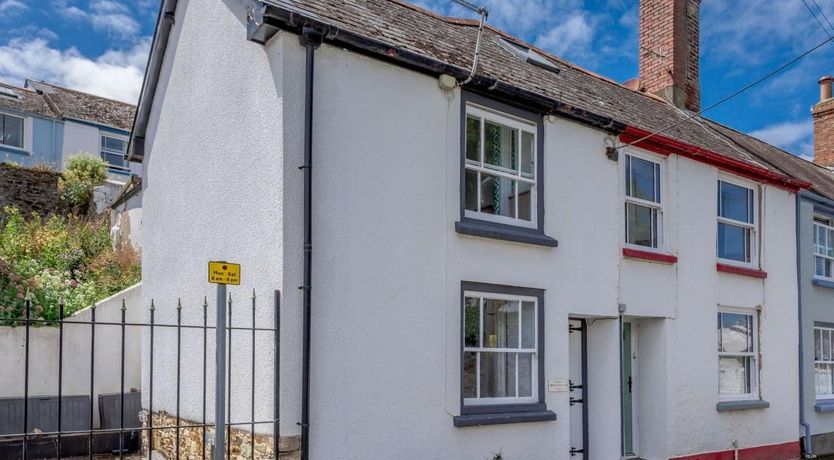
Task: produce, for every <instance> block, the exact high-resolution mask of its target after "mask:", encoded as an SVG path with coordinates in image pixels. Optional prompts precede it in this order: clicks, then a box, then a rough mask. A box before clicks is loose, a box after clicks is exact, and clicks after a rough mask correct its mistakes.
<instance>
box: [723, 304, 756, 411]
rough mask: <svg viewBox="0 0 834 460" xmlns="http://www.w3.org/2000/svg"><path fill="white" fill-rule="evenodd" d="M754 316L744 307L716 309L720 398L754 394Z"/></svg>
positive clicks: (745, 397) (753, 396) (731, 398)
mask: <svg viewBox="0 0 834 460" xmlns="http://www.w3.org/2000/svg"><path fill="white" fill-rule="evenodd" d="M757 331H758V318H757V313H756V312H753V311H746V310H734V309H732V310H731V309H722V310H720V311H719V312H718V393H719V396H720V398H721V399H723V400H734V399H754V398H757V397H758V390H757V388H758V383H757V379H758V365H757V357H758V340H757V337H756V335H757Z"/></svg>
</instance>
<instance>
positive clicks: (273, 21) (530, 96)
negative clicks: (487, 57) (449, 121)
mask: <svg viewBox="0 0 834 460" xmlns="http://www.w3.org/2000/svg"><path fill="white" fill-rule="evenodd" d="M248 19H249V22H248V24H247V36H248V38H249V39H250V40H252V41H255V42H258V43H261V44H264V43H266V42H267V41H269V39H271V38H272V37H273V36H274V35H275V34H276V33H278V31H279V30H286V31H288V32H292V33H295V34H301V33H302V29H303V27H304V26H306V25H309V26H311V27H315V28H317V29H319V30H323V31H325V36H324V41H325V42H327V43H330V44H332V45H334V46H338V47H341V48H345V49H348V50H350V51H354V52H357V53H359V54H363V55H366V56H369V57H373V58H376V59H379V60H382V61H385V62H388V63H391V64H394V65H397V66H399V67H405V68H407V69H410V70H414V71H417V72H420V73H422V74H426V75H430V76H432V77H438V76H440V75H442V74H447V75H451V76H453V77H455V78H457V79H458V80H463V79H466V78H467V77H468V76H469V73H470V69H463V68H460V67H457V66H454V65H451V64H447V63H445V62H442V61H438V60H436V59H433V58H430V57H427V56H424V55H422V54H418V53H415V52H413V51H409V50H406V49H403V48H398V47H396V46H392V45H390V44H388V43H385V42H383V41H380V40H376V39H373V38H369V37H365V36H363V35H360V34H358V33H355V32H351V31H348V30H344V29H341V28H338V27H336V26H333V25H331V24H328V23H326V22H323V21H321V20H319V19H316V18H311V17H309V16H305V15H304V12H303V11H301V10H290V9H287V8H282V7H276V6H273V5H267V4H263V3H261V4H260V5H259V6H257V7H255V8H253V10H250V12H249V18H248ZM466 87H467V89H470V90H473V91H477V92H481V93H483V94H486V95H488V96H489V97H491V98H494V99H498V100H503V101H504V102H508V103H510V104H515V105H519V104H521V105H523V106H525V107H527V108H529V109H531V110H534V111H537V112H539V113H543V114H547V115H560V116H563V117H566V118H569V119H572V120H575V121H578V122H580V123H583V124H586V125H590V126H592V127H595V128H599V129H602V130H604V131H607V132H609V133H611V134H620V133H621V132H622V131H624V130H625V128H626V126H627V125H626V124H625V123H622V122H619V121H616V120H614V119H612V118H609V117H605V116H602V115H598V114H595V113H593V112H590V111H588V110H585V109H581V108H579V107H575V106H572V105H569V104H565V103H564V102H562V101H559V100H556V99H552V98H549V97H545V96H542V95H540V94H537V93H534V92H532V91H527V90H524V89H521V88H518V87H517V86H513V85H511V84H509V83H505V82H502V81H500V80H498V79H495V78H491V77H485V76H483V75H475V77H473V78H472V81H471V82H470V83H469V84H467V85H466Z"/></svg>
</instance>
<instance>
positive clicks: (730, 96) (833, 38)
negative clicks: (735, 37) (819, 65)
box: [616, 35, 834, 150]
mask: <svg viewBox="0 0 834 460" xmlns="http://www.w3.org/2000/svg"><path fill="white" fill-rule="evenodd" d="M832 41H834V36H830V35H829V37H828V38H826V39H825V40H823V41H822V42H820V43H819V44H817V45H816V46H814V47H813V48H811V49H809V50H807V51H805V52H804V53H802V54H800V55H799V56H796V57H795V58H793V59H791V60H790V61H788V62H786V63H784V64H782V65H780V66H779V67H777V68H775V69H774V70H772V71H770V72H768V73H767V74H765V75H764V76H761V77H759V78H757V79H756V80H754V81H752V82H750V83H748V84H746V85H744V86H743V87H741V88H740V89H738V90H736V91H733V92H732V93H730V94H728V95H727V96H724V97H723V98H721V99H719V100H718V101H716V102H714V103H712V104H710V105H709V106H707V107H705V108H703V109H701V110H699V111H697V112H695V113H693V114H692V115H689V116H687V117H686V118H684V119H683V120H680V121H678V122H675V123H673V124H671V125H669V126H667V127H665V128H663V129H661V130H659V131H655V132H653V133H651V134H647V135H645V136H643V137H641V138H640V139H637V140H636V141H633V142H629V143H628V144H623V145H621V146H619V147H616V148H617V149H618V150H619V149H623V148H625V147H630V146H632V145H635V144H639V143H640V142H643V141H645V140H648V139H650V138H652V137H655V136H657V135H659V134H663V133H664V132H666V131H668V130H670V129H672V128H675V127H678V126H680V125H682V124H684V123H686V122H687V121H689V120H692V119H693V118H695V117H698V116H700V115H701V114H703V113H704V112H707V111H709V110H712V109H714V108H716V107H718V106H719V105H721V104H724V103H725V102H727V101H729V100H731V99H734V98H736V97H737V96H738V95H740V94H742V93H744V92H746V91H747V90H749V89H751V88H753V87H754V86H757V85H758V84H760V83H762V82H763V81H765V80H767V79H769V78H771V77H773V76H774V75H776V74H778V73H780V72H782V71H783V70H785V69H787V68H788V67H790V66H792V65H794V64H795V63H796V62H798V61H799V60H801V59H802V58H804V57H805V56H808V55H809V54H811V53H813V52H814V51H816V50H818V49H820V48H822V47H823V46H825V45H827V44H828V43H830V42H832Z"/></svg>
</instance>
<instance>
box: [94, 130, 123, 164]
mask: <svg viewBox="0 0 834 460" xmlns="http://www.w3.org/2000/svg"><path fill="white" fill-rule="evenodd" d="M105 137H108V138H110V139H118V140H120V141H124V143H125V149H127V143H128V138H127V137H126V136H122V135H120V134H115V133H108V132H104V131H101V132H99V137H98V144H99V148H98V150H99V157H101V159H102V160H103V161H104V163H105V164H106V165H107V169H112V170H114V171H118V172H123V173H129V172H130V165H129V164H127V162H126V161H125V163H126V164H127V165H126V166H116V165H113V164H111V163H109V162H108V161H107V159H106V158H104V155H103V154H104V153H107V154H110V155H118V154H122V155H124V154H125V153H126V152H117V151H115V150H109V149H105V148H104V145H103V141H104V138H105Z"/></svg>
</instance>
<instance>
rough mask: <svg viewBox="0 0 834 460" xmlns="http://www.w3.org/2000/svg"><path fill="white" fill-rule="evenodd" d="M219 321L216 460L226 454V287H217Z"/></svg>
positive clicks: (215, 395)
mask: <svg viewBox="0 0 834 460" xmlns="http://www.w3.org/2000/svg"><path fill="white" fill-rule="evenodd" d="M216 314H217V319H216V323H215V324H216V326H217V327H216V328H215V331H214V332H215V342H214V343H215V352H216V354H215V358H214V362H215V369H216V373H215V377H214V460H223V457H224V454H225V453H226V449H225V448H224V447H225V434H226V429H225V428H226V285H225V284H218V285H217V312H216Z"/></svg>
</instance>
